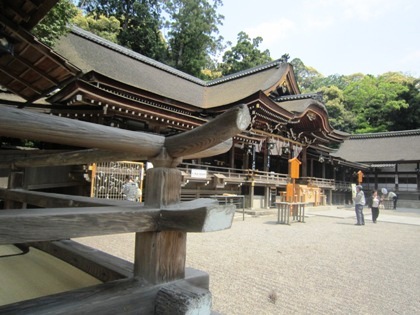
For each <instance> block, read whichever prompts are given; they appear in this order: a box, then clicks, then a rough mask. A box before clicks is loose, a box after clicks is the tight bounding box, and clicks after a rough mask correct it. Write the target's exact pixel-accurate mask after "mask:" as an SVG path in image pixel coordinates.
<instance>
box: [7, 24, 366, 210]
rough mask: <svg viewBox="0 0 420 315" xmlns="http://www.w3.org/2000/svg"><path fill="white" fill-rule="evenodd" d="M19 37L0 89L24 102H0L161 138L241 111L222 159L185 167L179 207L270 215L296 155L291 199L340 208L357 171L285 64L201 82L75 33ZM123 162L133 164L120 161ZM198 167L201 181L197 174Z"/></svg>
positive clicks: (317, 103) (313, 98)
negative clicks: (197, 202) (198, 204)
mask: <svg viewBox="0 0 420 315" xmlns="http://www.w3.org/2000/svg"><path fill="white" fill-rule="evenodd" d="M14 36H17V35H16V34H15V35H14ZM25 36H26V37H25V40H24V41H22V43H19V44H18V45H15V49H14V57H13V58H12V57H11V56H7V57H3V59H7V61H4V62H3V63H2V71H3V72H4V73H9V74H14V76H11V77H9V76H5V77H4V78H3V80H1V81H0V84H2V85H3V86H4V87H6V88H7V89H8V91H11V92H14V94H17V95H19V96H20V97H22V98H23V99H24V100H20V101H18V100H10V98H13V97H11V96H8V95H7V94H6V95H5V94H3V99H4V104H9V105H15V106H20V107H25V108H27V109H28V110H35V111H37V112H43V113H46V114H50V115H55V116H59V117H66V118H71V119H77V120H82V121H87V122H92V123H95V124H101V125H105V126H112V127H115V128H120V129H126V130H132V131H144V132H150V133H154V134H159V135H163V136H172V135H176V134H178V133H181V132H185V131H188V130H193V129H194V128H197V127H198V126H201V125H202V124H204V123H206V122H207V121H210V120H212V119H214V118H215V117H217V116H218V115H220V114H221V113H223V112H225V111H226V110H228V109H230V108H234V107H236V106H238V105H240V104H245V105H246V106H247V107H248V109H249V111H250V113H251V125H250V126H249V127H248V128H247V129H246V130H245V131H243V132H241V133H240V134H238V135H236V136H235V137H234V138H233V145H232V148H231V149H230V150H229V152H228V153H224V154H221V155H217V156H214V157H211V158H206V159H184V161H183V162H184V164H182V165H181V166H180V167H181V169H182V171H183V183H182V198H183V200H189V199H193V198H196V197H200V196H209V195H220V194H223V193H229V194H239V195H245V196H246V201H247V207H250V208H252V207H257V208H260V207H265V208H268V207H270V206H271V205H273V203H274V202H275V201H276V198H278V197H279V196H281V193H282V192H283V191H284V190H285V187H286V184H287V182H288V180H289V179H288V175H287V173H288V160H289V159H290V158H292V157H298V158H299V159H300V160H301V161H302V165H301V178H300V180H299V183H300V185H301V188H302V189H301V192H300V194H299V196H297V198H299V199H300V200H303V199H305V200H306V201H308V202H313V203H314V204H319V203H325V202H328V203H332V202H334V201H335V202H337V203H342V202H345V200H346V194H347V195H348V193H349V192H350V186H349V183H350V182H352V180H353V178H352V174H353V173H354V172H355V171H357V170H359V169H360V168H363V167H364V166H363V165H360V164H358V163H353V162H350V161H346V160H343V159H341V158H336V157H332V156H331V155H330V153H331V152H333V151H334V150H333V149H331V148H332V147H334V146H338V145H339V144H340V143H342V142H343V141H344V140H345V139H347V138H348V137H349V135H348V134H346V133H343V132H340V131H338V130H334V129H333V128H331V126H330V124H329V122H328V113H327V110H326V108H325V106H324V105H323V103H322V99H321V96H320V95H317V94H310V95H302V94H300V91H299V88H298V86H297V83H296V80H295V77H294V73H293V68H292V66H291V65H290V64H288V63H283V62H281V61H280V60H276V61H273V62H270V63H267V64H264V65H261V66H258V67H255V68H252V69H248V70H246V71H242V72H239V73H236V74H232V75H229V76H226V77H222V78H219V79H215V80H212V81H202V80H200V79H198V78H195V77H193V76H190V75H188V74H185V73H183V72H180V71H178V70H176V69H173V68H171V67H168V66H166V65H164V64H162V63H159V62H156V61H154V60H151V59H150V58H147V57H145V56H142V55H140V54H138V53H135V52H133V51H131V50H129V49H126V48H124V47H121V46H119V45H116V44H114V43H111V42H109V41H106V40H104V39H102V38H100V37H98V36H96V35H93V34H91V33H89V32H87V31H84V30H82V29H80V28H77V27H73V29H72V31H71V32H70V33H69V34H68V35H67V36H65V37H64V38H62V39H61V40H60V41H59V42H58V43H57V44H56V46H55V47H54V50H51V49H50V48H48V47H46V46H44V45H42V44H41V43H39V42H37V41H36V39H34V38H30V36H29V35H25ZM24 43H25V44H24ZM35 51H36V53H35ZM29 54H30V56H29ZM51 58H54V59H53V61H50V60H49V59H51ZM52 62H54V68H51V64H52ZM46 65H48V67H46ZM17 66H18V67H17ZM58 66H61V68H57V67H58ZM12 68H13V70H12ZM17 68H18V69H20V71H21V73H20V72H17V71H16V69H17ZM46 69H48V71H46ZM56 73H57V74H59V77H58V78H57V79H53V74H56ZM29 75H31V77H30V78H26V76H29ZM35 78H36V79H35ZM38 85H39V86H38ZM7 99H8V100H7ZM35 100H42V104H36V103H35V102H34V101H35ZM42 147H43V148H49V149H58V146H51V145H48V144H42ZM66 149H72V150H73V149H74V150H76V149H77V147H74V148H66ZM26 154H27V153H26ZM130 158H133V159H135V158H136V159H137V158H138V157H134V156H133V157H130V156H124V159H125V160H127V159H130ZM200 169H201V170H204V171H205V172H204V175H203V173H201V175H200V176H195V174H196V173H197V172H196V171H195V170H200ZM345 182H347V183H345ZM145 189H147V185H146V187H145Z"/></svg>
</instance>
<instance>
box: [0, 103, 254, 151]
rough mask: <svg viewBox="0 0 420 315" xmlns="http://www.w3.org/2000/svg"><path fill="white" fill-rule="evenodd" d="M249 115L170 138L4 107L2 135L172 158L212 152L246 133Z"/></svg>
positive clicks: (225, 117)
mask: <svg viewBox="0 0 420 315" xmlns="http://www.w3.org/2000/svg"><path fill="white" fill-rule="evenodd" d="M249 122H250V115H249V111H248V108H247V107H246V106H239V107H236V108H233V109H231V110H229V111H227V112H225V113H223V114H221V115H220V116H218V117H217V118H215V119H214V120H212V121H210V122H209V123H207V124H205V125H203V126H200V127H198V128H196V129H193V130H191V131H187V132H184V133H182V134H180V135H176V136H173V137H170V138H167V140H166V141H165V138H164V137H162V136H158V135H153V134H147V133H144V132H135V131H130V130H123V129H118V128H113V127H108V126H102V125H98V124H93V123H88V122H84V121H79V120H74V119H68V118H63V117H55V116H52V115H45V114H39V113H35V112H30V111H27V110H24V109H16V108H13V107H8V106H3V107H2V115H1V116H0V135H3V136H8V137H14V138H23V139H33V140H40V141H47V142H53V143H61V144H67V145H72V146H80V147H88V148H89V147H90V148H99V149H103V150H109V151H119V152H130V153H132V154H133V155H134V154H137V155H138V156H139V157H155V156H157V155H158V154H159V153H160V152H161V151H162V149H163V147H164V146H165V148H166V151H167V153H168V154H169V156H171V157H173V158H178V157H183V156H189V155H193V154H196V153H198V152H201V151H203V150H207V149H210V148H212V147H214V146H215V145H218V144H220V143H222V142H223V141H226V140H228V139H230V138H231V137H233V136H234V135H236V134H238V133H239V132H241V131H242V130H244V129H246V128H247V126H248V125H249Z"/></svg>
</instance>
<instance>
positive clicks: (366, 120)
mask: <svg viewBox="0 0 420 315" xmlns="http://www.w3.org/2000/svg"><path fill="white" fill-rule="evenodd" d="M407 91H408V87H407V86H405V85H402V84H401V83H400V82H396V81H395V78H392V77H391V76H388V75H382V76H378V77H377V78H376V77H374V76H372V75H366V76H364V77H363V78H361V79H359V80H355V81H353V82H351V83H350V84H349V85H348V86H347V87H346V89H345V90H344V97H345V104H346V109H347V110H350V111H352V112H353V113H354V114H355V115H356V120H357V128H356V130H355V132H357V133H366V132H383V131H388V130H389V129H390V127H391V126H392V120H390V119H389V118H390V117H392V116H396V115H398V114H399V113H400V110H401V109H402V108H407V107H408V104H407V102H406V101H405V100H404V99H403V98H402V94H403V93H406V92H407Z"/></svg>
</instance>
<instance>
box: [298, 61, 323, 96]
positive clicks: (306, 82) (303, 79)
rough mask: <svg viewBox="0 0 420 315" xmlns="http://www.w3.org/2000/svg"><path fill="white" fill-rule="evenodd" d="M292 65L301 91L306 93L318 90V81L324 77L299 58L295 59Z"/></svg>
mask: <svg viewBox="0 0 420 315" xmlns="http://www.w3.org/2000/svg"><path fill="white" fill-rule="evenodd" d="M290 63H291V65H292V66H293V71H294V73H295V76H296V79H297V82H298V85H299V88H300V89H301V91H302V92H304V93H306V92H309V91H314V90H316V88H317V86H316V83H317V82H318V81H317V79H320V78H321V77H322V75H321V74H320V73H319V72H318V71H317V70H316V69H314V68H312V67H309V66H306V65H305V64H304V63H303V62H302V60H300V59H299V58H294V59H293V60H292V61H291V62H290ZM318 87H320V85H319V86H318Z"/></svg>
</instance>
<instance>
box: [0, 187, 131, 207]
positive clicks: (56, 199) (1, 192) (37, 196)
mask: <svg viewBox="0 0 420 315" xmlns="http://www.w3.org/2000/svg"><path fill="white" fill-rule="evenodd" d="M0 198H2V199H5V200H11V201H16V202H20V203H26V204H28V205H33V206H37V207H41V208H64V207H94V206H118V207H136V208H138V206H139V204H138V203H137V204H136V203H133V202H130V201H127V200H112V199H104V198H91V197H84V196H76V195H64V194H56V193H46V192H40V191H31V190H25V189H4V188H0Z"/></svg>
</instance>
